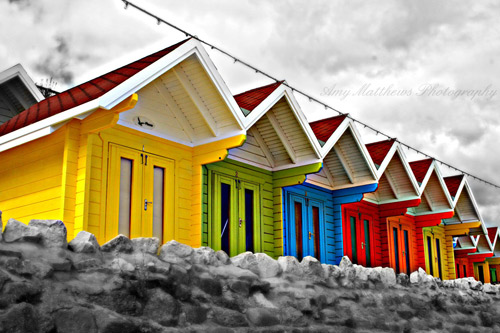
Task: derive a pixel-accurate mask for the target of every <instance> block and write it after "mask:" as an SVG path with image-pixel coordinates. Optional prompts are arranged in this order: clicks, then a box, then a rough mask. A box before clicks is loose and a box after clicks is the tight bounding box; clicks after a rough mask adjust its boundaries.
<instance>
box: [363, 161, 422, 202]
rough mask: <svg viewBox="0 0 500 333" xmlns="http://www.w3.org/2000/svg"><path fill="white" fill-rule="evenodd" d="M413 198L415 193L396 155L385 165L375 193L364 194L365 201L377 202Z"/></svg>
mask: <svg viewBox="0 0 500 333" xmlns="http://www.w3.org/2000/svg"><path fill="white" fill-rule="evenodd" d="M388 178H389V179H390V180H391V182H392V184H393V186H394V190H395V192H396V193H395V192H394V191H393V190H392V188H391V185H390V184H389V180H388ZM396 195H397V197H396ZM414 196H417V193H416V191H415V188H414V187H413V185H412V183H411V180H410V177H409V176H408V173H407V172H406V169H405V167H404V165H403V162H402V160H401V158H400V156H399V154H398V153H395V154H394V156H393V157H392V159H391V161H390V162H389V164H388V165H387V168H386V169H385V171H384V173H383V175H382V177H381V178H380V180H379V187H378V189H377V191H376V192H374V193H367V194H366V198H367V199H370V200H374V201H378V202H385V201H388V200H394V199H396V198H400V199H404V198H409V197H414Z"/></svg>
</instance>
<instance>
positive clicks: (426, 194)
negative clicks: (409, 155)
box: [410, 159, 453, 215]
mask: <svg viewBox="0 0 500 333" xmlns="http://www.w3.org/2000/svg"><path fill="white" fill-rule="evenodd" d="M410 167H411V169H412V171H413V174H414V175H415V179H416V180H417V181H418V183H419V185H420V193H421V196H422V201H421V202H420V205H419V206H417V207H414V208H412V209H411V210H410V211H411V213H413V214H415V215H428V214H436V213H450V214H452V213H453V201H452V199H451V197H450V194H449V192H448V188H447V187H446V184H445V182H444V179H443V177H442V175H441V171H440V170H439V167H438V165H437V163H436V162H435V161H434V160H433V159H424V160H420V161H414V162H410Z"/></svg>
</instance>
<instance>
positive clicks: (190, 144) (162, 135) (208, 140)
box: [117, 119, 246, 147]
mask: <svg viewBox="0 0 500 333" xmlns="http://www.w3.org/2000/svg"><path fill="white" fill-rule="evenodd" d="M117 125H120V126H123V127H127V128H130V129H133V130H136V131H139V132H142V133H146V134H150V135H152V136H155V137H158V138H162V139H165V140H168V141H172V142H176V143H178V144H181V145H184V146H188V147H197V146H201V145H204V144H207V143H212V142H217V141H221V140H224V139H229V138H231V137H234V136H237V135H241V134H244V135H246V131H245V130H243V129H242V130H238V131H233V132H229V133H226V134H225V135H218V136H216V137H210V138H205V139H203V140H198V141H196V142H191V141H184V140H179V138H176V137H172V136H170V135H168V134H166V133H161V132H158V131H153V130H149V129H147V128H140V129H139V128H137V126H135V125H133V124H131V123H129V122H126V121H124V120H122V119H119V120H118V122H117Z"/></svg>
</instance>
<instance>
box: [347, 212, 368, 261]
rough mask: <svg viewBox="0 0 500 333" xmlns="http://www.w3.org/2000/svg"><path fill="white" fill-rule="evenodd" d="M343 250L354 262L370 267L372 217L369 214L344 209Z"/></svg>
mask: <svg viewBox="0 0 500 333" xmlns="http://www.w3.org/2000/svg"><path fill="white" fill-rule="evenodd" d="M345 216H346V218H347V222H348V223H347V224H345V226H344V228H345V229H344V235H345V245H344V252H345V254H346V255H347V256H349V258H350V259H351V261H352V262H353V263H355V264H360V265H363V266H367V267H371V266H372V258H373V255H374V254H373V246H372V243H373V240H372V238H373V235H372V229H373V219H372V216H371V215H369V214H364V213H358V212H356V211H351V210H346V212H345Z"/></svg>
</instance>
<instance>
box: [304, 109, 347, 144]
mask: <svg viewBox="0 0 500 333" xmlns="http://www.w3.org/2000/svg"><path fill="white" fill-rule="evenodd" d="M346 118H347V115H340V116H335V117H330V118H326V119H321V120H317V121H313V122H312V123H309V125H311V128H312V130H313V132H314V135H316V138H317V139H318V141H319V143H320V144H321V146H324V145H325V143H326V141H328V139H329V138H330V137H331V136H332V134H333V133H334V132H335V131H336V130H337V128H339V126H340V124H342V122H343V121H344V119H346Z"/></svg>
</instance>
